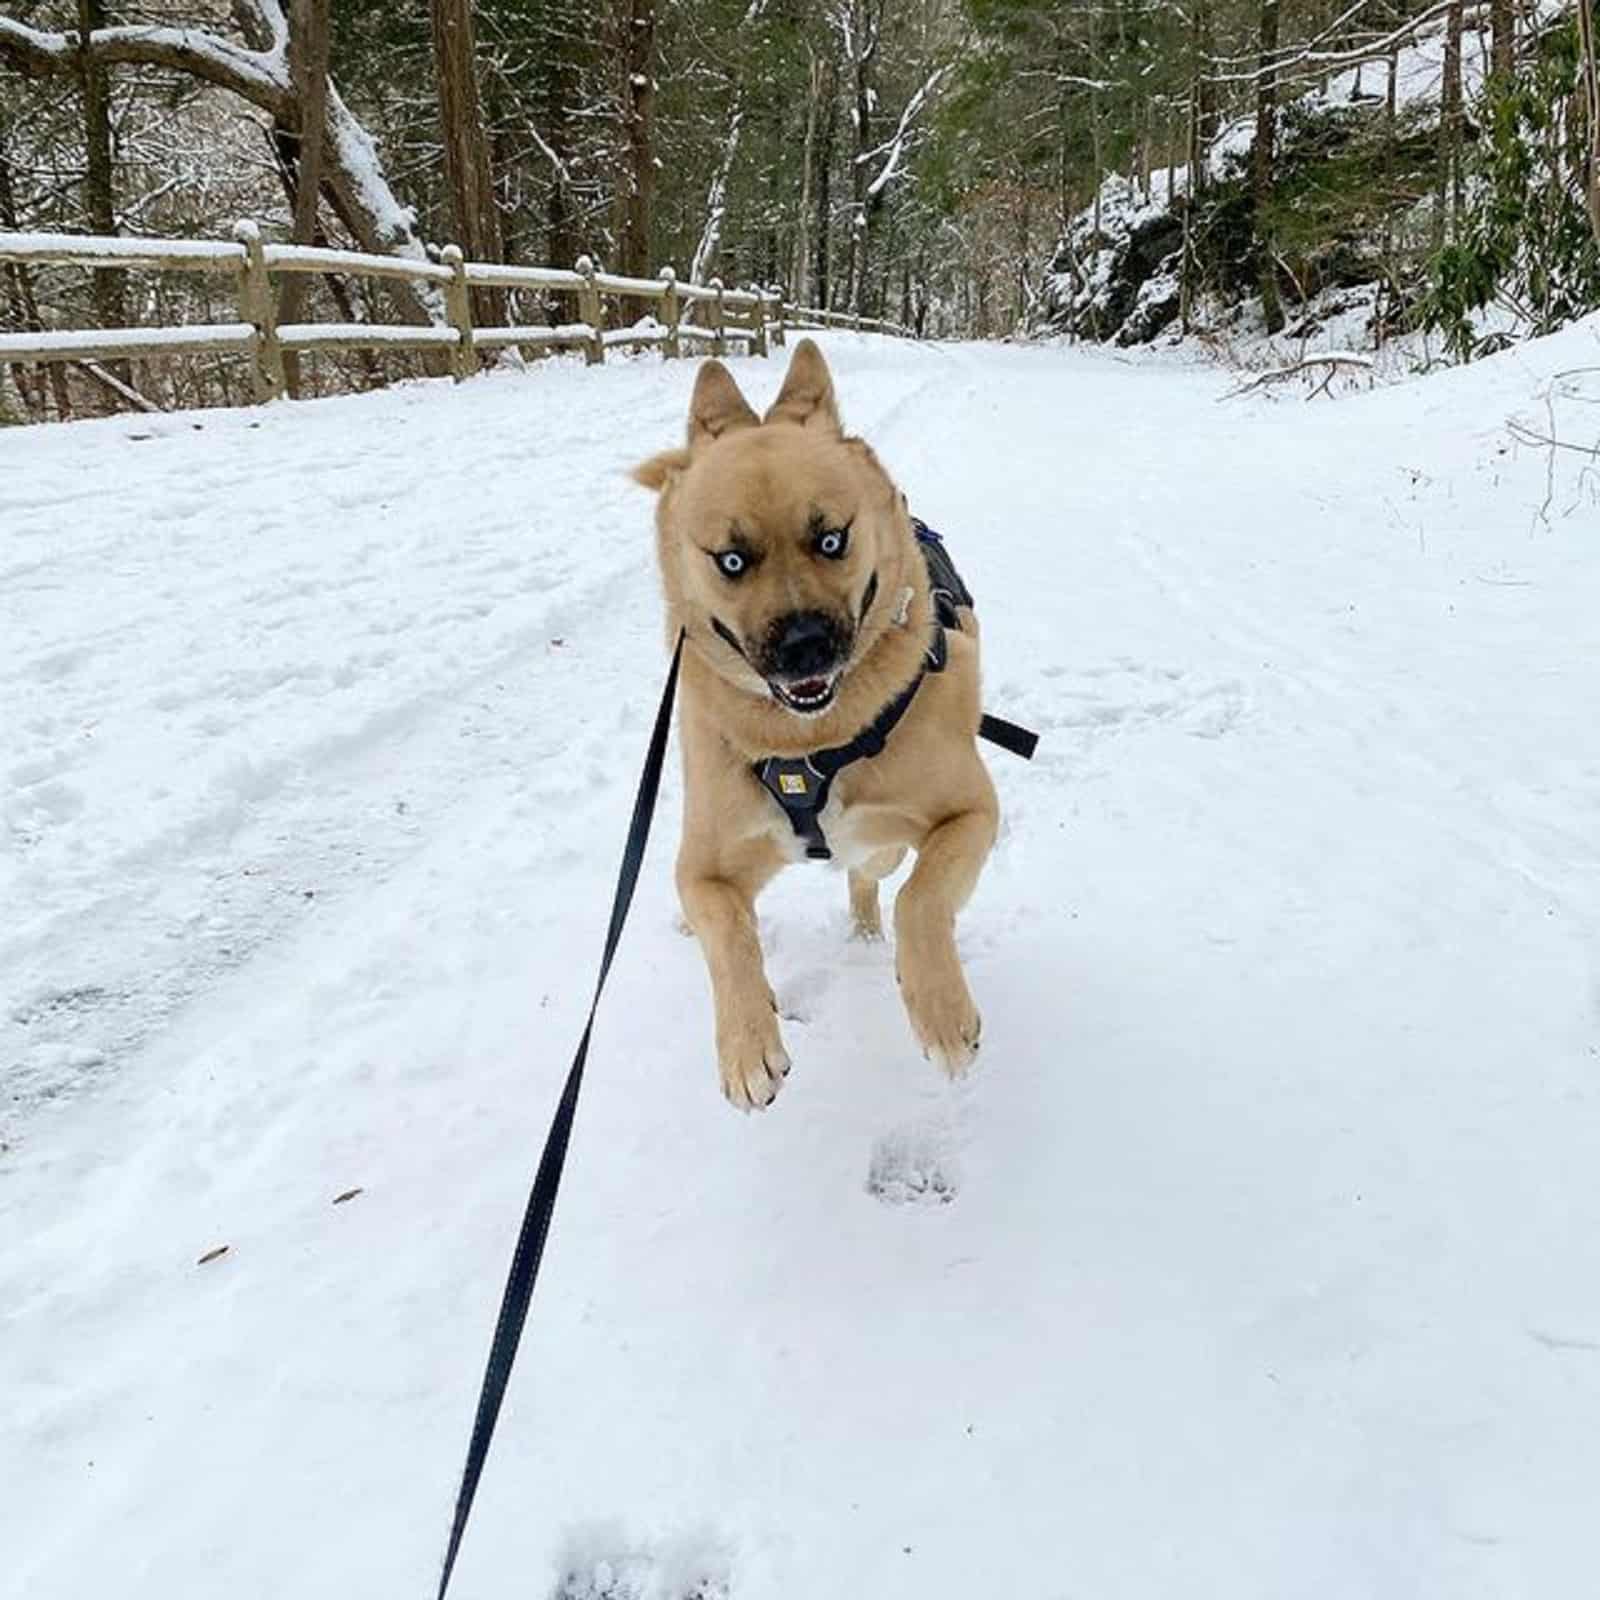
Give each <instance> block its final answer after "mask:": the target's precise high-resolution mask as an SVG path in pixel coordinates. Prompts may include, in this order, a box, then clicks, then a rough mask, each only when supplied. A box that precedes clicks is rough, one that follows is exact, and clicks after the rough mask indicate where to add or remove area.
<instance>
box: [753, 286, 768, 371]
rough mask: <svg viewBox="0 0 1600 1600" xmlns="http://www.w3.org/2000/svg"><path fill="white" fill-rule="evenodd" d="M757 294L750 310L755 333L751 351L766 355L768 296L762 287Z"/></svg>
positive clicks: (755, 353)
mask: <svg viewBox="0 0 1600 1600" xmlns="http://www.w3.org/2000/svg"><path fill="white" fill-rule="evenodd" d="M755 295H756V303H755V305H754V306H752V307H751V310H750V326H751V328H752V330H753V331H754V333H755V337H754V338H753V339H752V340H751V341H750V353H751V354H752V355H758V356H764V355H765V354H766V353H767V297H766V295H765V294H764V293H763V292H762V290H761V289H760V288H757V289H756V291H755Z"/></svg>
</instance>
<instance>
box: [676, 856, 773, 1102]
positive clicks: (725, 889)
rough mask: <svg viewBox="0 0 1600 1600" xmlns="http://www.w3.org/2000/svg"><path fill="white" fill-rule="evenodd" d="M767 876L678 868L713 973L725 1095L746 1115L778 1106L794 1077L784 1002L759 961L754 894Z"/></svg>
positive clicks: (687, 915) (687, 911) (687, 914)
mask: <svg viewBox="0 0 1600 1600" xmlns="http://www.w3.org/2000/svg"><path fill="white" fill-rule="evenodd" d="M765 877H766V874H762V875H761V878H759V879H756V880H754V881H752V880H751V879H749V878H738V877H735V878H725V877H724V878H719V877H714V876H711V875H709V874H707V873H705V872H702V871H697V870H696V869H695V867H694V866H693V865H692V864H690V863H686V862H682V861H680V862H679V864H678V896H679V898H680V899H681V900H682V902H683V915H684V920H685V921H687V922H688V924H689V926H690V927H691V928H693V929H694V932H695V934H696V936H697V937H698V938H699V940H700V948H701V949H702V950H703V951H704V952H705V957H706V966H707V968H708V969H709V971H710V973H711V994H712V999H713V1002H714V1004H715V1006H716V1013H717V1066H718V1069H719V1070H720V1072H721V1074H722V1092H723V1093H724V1094H725V1095H727V1097H728V1099H729V1100H731V1101H732V1102H733V1104H734V1105H736V1106H738V1107H739V1109H740V1110H742V1111H753V1110H759V1109H760V1108H761V1107H763V1106H767V1105H770V1104H771V1103H772V1099H773V1096H774V1095H776V1094H777V1092H778V1087H779V1085H780V1084H781V1083H782V1082H783V1080H784V1078H785V1077H787V1076H788V1072H789V1055H788V1052H787V1051H786V1050H785V1049H784V1048H783V1039H782V1037H781V1036H780V1034H779V1032H778V1004H777V1001H776V1000H775V999H774V998H773V994H772V988H771V986H770V985H769V984H768V982H767V974H766V970H765V968H764V967H763V966H762V962H761V940H760V937H759V935H758V933H757V929H756V911H755V896H756V892H757V891H758V890H759V888H760V886H761V882H762V881H764V879H765Z"/></svg>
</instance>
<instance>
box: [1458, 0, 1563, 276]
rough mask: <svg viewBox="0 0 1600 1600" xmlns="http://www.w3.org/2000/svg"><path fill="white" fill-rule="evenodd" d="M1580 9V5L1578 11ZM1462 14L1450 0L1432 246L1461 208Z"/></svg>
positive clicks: (1459, 5)
mask: <svg viewBox="0 0 1600 1600" xmlns="http://www.w3.org/2000/svg"><path fill="white" fill-rule="evenodd" d="M1581 9H1582V8H1581V7H1580V10H1581ZM1461 14H1462V0H1451V6H1450V10H1449V13H1448V18H1447V21H1446V23H1445V36H1444V78H1443V82H1442V84H1441V86H1440V90H1439V178H1438V183H1437V185H1436V187H1435V190H1434V208H1433V248H1434V249H1435V250H1438V249H1441V248H1442V247H1443V245H1444V242H1445V240H1446V238H1448V237H1450V236H1451V235H1453V234H1454V233H1455V231H1456V229H1455V228H1454V227H1452V226H1451V224H1452V222H1456V221H1459V218H1460V211H1461V198H1462V197H1461Z"/></svg>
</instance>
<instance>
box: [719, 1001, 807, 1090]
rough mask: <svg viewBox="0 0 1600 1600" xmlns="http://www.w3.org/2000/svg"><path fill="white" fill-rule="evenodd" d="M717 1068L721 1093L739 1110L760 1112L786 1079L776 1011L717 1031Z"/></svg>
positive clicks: (786, 1063)
mask: <svg viewBox="0 0 1600 1600" xmlns="http://www.w3.org/2000/svg"><path fill="white" fill-rule="evenodd" d="M717 1066H718V1070H719V1071H720V1072H721V1074H722V1092H723V1093H724V1094H725V1095H726V1096H727V1097H728V1101H729V1103H730V1104H731V1105H733V1106H735V1107H737V1108H738V1109H739V1110H740V1111H762V1110H764V1109H765V1108H766V1107H767V1106H770V1105H771V1104H772V1102H773V1100H774V1099H775V1098H776V1097H777V1093H778V1090H779V1089H780V1088H781V1087H782V1085H783V1080H784V1079H785V1078H787V1077H788V1076H789V1052H788V1051H787V1050H785V1049H784V1047H783V1036H782V1035H781V1034H780V1033H779V1032H778V1018H777V1014H776V1012H773V1011H767V1012H766V1013H764V1014H762V1015H760V1016H757V1017H753V1018H751V1019H749V1020H748V1021H745V1022H741V1023H733V1024H729V1025H728V1026H726V1027H719V1028H718V1029H717Z"/></svg>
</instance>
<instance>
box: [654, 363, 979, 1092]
mask: <svg viewBox="0 0 1600 1600" xmlns="http://www.w3.org/2000/svg"><path fill="white" fill-rule="evenodd" d="M634 476H635V477H636V478H637V480H638V481H639V482H640V483H641V484H643V485H644V486H645V487H647V488H649V489H652V490H655V491H656V492H657V494H658V496H659V499H658V503H657V508H656V535H657V537H656V548H657V555H658V557H659V560H660V565H661V583H662V588H663V591H664V595H665V600H666V612H667V635H668V639H669V641H676V640H677V639H678V638H679V636H680V634H681V636H682V639H683V658H682V667H681V701H680V705H681V711H680V718H679V736H680V742H681V745H682V750H683V768H684V814H683V839H682V843H681V845H680V848H679V852H678V865H677V882H678V893H679V896H680V898H681V900H682V903H683V912H684V917H685V919H686V921H687V922H688V925H689V927H690V928H691V929H692V930H693V931H694V933H695V935H696V936H697V937H698V938H699V941H700V944H701V947H702V949H703V951H704V953H705V959H706V965H707V967H708V968H709V970H710V974H711V988H712V994H713V999H714V1003H715V1007H716V1044H717V1063H718V1068H719V1070H720V1072H721V1076H722V1088H723V1092H724V1093H725V1094H726V1095H727V1097H728V1099H729V1100H730V1101H732V1103H733V1104H734V1105H735V1106H737V1107H740V1108H741V1109H744V1110H753V1109H757V1108H760V1107H764V1106H766V1105H769V1104H770V1103H771V1101H772V1099H773V1097H774V1096H775V1095H776V1094H777V1092H778V1088H779V1086H780V1084H781V1083H782V1082H783V1079H784V1078H785V1077H786V1076H787V1075H788V1072H789V1054H788V1051H787V1050H786V1049H785V1048H784V1044H783V1039H782V1037H781V1035H780V1032H779V1028H778V1013H777V1005H776V1002H775V1000H774V998H773V994H772V989H771V986H770V985H769V984H768V982H767V977H766V972H765V969H764V967H763V964H762V957H761V945H760V940H759V936H758V930H757V922H756V913H755V900H756V896H757V895H758V894H759V893H760V892H761V890H762V888H763V886H764V885H765V884H766V883H767V882H768V881H769V880H770V879H771V878H772V877H773V875H774V874H775V873H777V872H778V871H779V870H780V869H781V868H783V867H785V866H788V865H789V864H790V863H792V862H795V861H803V860H805V859H807V857H811V858H816V859H820V858H829V857H831V858H834V859H837V860H838V861H841V862H843V863H844V864H845V865H846V866H847V868H848V869H849V892H850V911H851V916H852V919H853V922H854V927H855V931H856V933H857V934H858V935H859V936H861V937H863V938H869V939H870V938H879V937H881V936H882V922H881V919H880V915H879V909H878V884H879V881H880V880H881V879H883V878H885V877H887V876H888V875H889V874H890V873H892V872H894V871H895V869H896V868H897V867H898V866H899V865H900V863H901V862H902V860H903V859H904V858H905V854H906V852H907V850H913V851H915V852H916V865H915V866H914V867H913V869H912V871H911V873H910V875H909V876H908V877H907V879H906V881H905V884H904V886H903V887H902V888H901V889H900V892H899V894H898V895H897V896H896V898H895V905H894V935H895V973H896V977H897V979H898V981H899V985H900V993H901V996H902V998H903V1000H904V1002H905V1008H906V1013H907V1015H908V1017H909V1018H910V1022H911V1031H912V1033H913V1034H914V1035H915V1036H916V1039H917V1042H918V1043H919V1044H920V1045H921V1046H922V1050H923V1054H924V1055H925V1056H929V1057H931V1058H932V1059H934V1060H935V1061H937V1062H938V1063H939V1064H940V1066H942V1067H943V1068H944V1070H945V1071H946V1072H948V1073H951V1074H957V1073H960V1072H962V1071H964V1070H965V1068H966V1067H967V1066H968V1065H970V1063H971V1061H972V1059H973V1057H974V1055H975V1054H976V1053H977V1049H978V1034H979V1025H980V1024H979V1016H978V1009H977V1007H976V1006H975V1005H974V1004H973V1000H972V995H971V992H970V991H969V990H968V988H967V980H966V976H965V974H964V973H963V971H962V969H961V961H960V958H959V957H958V956H957V954H956V943H955V918H956V913H957V912H958V911H959V910H960V909H961V907H962V906H963V905H964V904H965V903H966V900H967V898H968V897H969V896H970V895H971V893H972V890H973V888H974V886H975V885H976V883H977V881H978V874H979V873H980V872H981V871H982V869H983V864H984V861H985V859H986V858H987V856H988V854H989V850H990V847H991V846H992V845H993V843H994V839H995V831H996V827H997V824H998V819H999V806H998V803H997V801H996V798H995V791H994V785H993V784H992V783H991V782H990V779H989V773H988V770H987V769H986V768H985V766H984V764H983V761H982V760H981V759H980V757H979V755H978V749H977V737H978V730H979V722H980V718H981V703H980V696H979V684H978V627H977V620H976V618H975V616H974V615H973V611H972V603H971V597H970V595H968V594H967V593H966V591H965V589H964V588H963V587H962V586H961V583H960V579H959V578H958V577H956V576H955V572H954V569H953V568H952V567H950V566H949V565H948V558H945V557H944V556H943V552H942V548H941V549H938V550H935V549H934V548H933V547H934V545H935V544H937V535H933V534H930V533H928V532H927V530H926V529H924V528H922V526H921V525H920V524H917V523H915V522H914V521H913V519H912V517H911V516H910V514H909V511H908V509H907V506H906V502H905V497H904V496H903V495H902V494H901V493H900V492H899V490H897V489H896V487H895V485H894V483H893V482H892V481H891V479H890V477H889V475H888V473H887V472H886V471H885V470H884V468H883V466H882V464H881V463H880V462H879V460H878V458H877V457H876V456H875V455H874V454H873V452H872V450H871V448H870V447H869V446H868V445H867V444H866V443H865V442H864V441H863V440H861V439H858V438H853V437H851V436H849V435H848V434H846V433H845V431H844V429H843V427H842V425H841V423H840V420H839V409H838V406H837V404H836V402H835V399H834V389H833V379H832V376H831V374H830V373H829V371H828V366H827V363H826V362H825V361H824V360H823V357H822V352H821V351H820V350H819V349H818V348H817V346H816V345H815V344H814V343H813V342H812V341H811V340H809V339H804V340H802V341H801V342H800V344H799V345H798V346H797V347H796V349H795V353H794V358H793V360H792V361H791V363H790V366H789V371H788V373H787V375H786V377H785V379H784V382H783V387H782V390H781V391H780V393H779V395H778V398H777V399H776V401H774V402H773V404H772V407H771V408H770V409H769V410H768V412H767V414H766V416H765V417H758V416H757V415H756V413H755V412H754V411H752V410H751V408H750V406H749V405H748V403H747V402H746V401H745V398H744V396H743V395H742V394H741V393H740V392H739V388H738V385H737V384H736V383H735V382H734V380H733V378H732V377H731V375H730V374H729V372H728V370H727V368H726V367H724V366H723V365H722V364H721V363H720V362H718V361H707V362H706V363H705V364H704V365H703V366H702V367H701V368H700V372H699V376H698V379H697V381H696V383H695V387H694V394H693V398H692V399H691V401H690V405H689V428H688V440H687V443H686V445H685V447H684V448H682V449H678V450H667V451H663V452H662V453H661V454H659V455H656V456H653V457H652V458H651V459H650V460H648V461H646V462H644V463H643V464H642V465H641V466H639V467H638V468H637V469H636V471H635V474H634ZM936 557H937V558H938V559H935V558H936ZM952 580H953V581H952Z"/></svg>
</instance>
